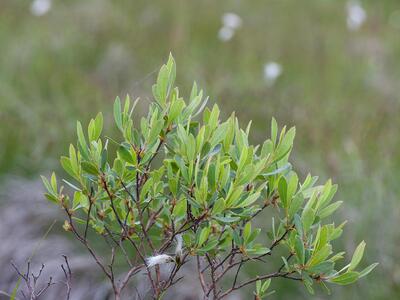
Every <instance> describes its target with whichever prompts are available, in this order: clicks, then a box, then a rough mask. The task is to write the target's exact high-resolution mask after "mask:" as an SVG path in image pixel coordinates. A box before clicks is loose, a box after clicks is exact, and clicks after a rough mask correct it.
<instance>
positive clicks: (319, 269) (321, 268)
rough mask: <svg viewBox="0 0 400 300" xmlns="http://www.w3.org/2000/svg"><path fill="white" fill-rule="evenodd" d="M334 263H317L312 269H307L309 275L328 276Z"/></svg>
mask: <svg viewBox="0 0 400 300" xmlns="http://www.w3.org/2000/svg"><path fill="white" fill-rule="evenodd" d="M334 265H335V264H334V262H333V261H329V260H328V261H324V262H322V263H319V264H318V265H315V266H313V267H312V268H310V269H308V271H309V272H310V273H314V274H325V275H326V274H329V273H330V272H332V271H333V267H334Z"/></svg>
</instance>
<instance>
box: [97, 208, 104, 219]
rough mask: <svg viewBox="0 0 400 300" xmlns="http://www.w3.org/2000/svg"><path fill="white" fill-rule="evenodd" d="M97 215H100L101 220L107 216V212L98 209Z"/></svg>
mask: <svg viewBox="0 0 400 300" xmlns="http://www.w3.org/2000/svg"><path fill="white" fill-rule="evenodd" d="M97 216H98V217H99V219H100V220H102V221H103V220H104V218H105V217H106V213H105V211H104V210H99V211H97Z"/></svg>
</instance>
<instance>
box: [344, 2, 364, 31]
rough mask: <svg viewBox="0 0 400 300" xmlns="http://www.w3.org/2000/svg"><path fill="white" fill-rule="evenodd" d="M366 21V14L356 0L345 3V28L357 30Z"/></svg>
mask: <svg viewBox="0 0 400 300" xmlns="http://www.w3.org/2000/svg"><path fill="white" fill-rule="evenodd" d="M366 19H367V13H366V12H365V10H364V8H363V7H362V6H361V3H360V2H359V1H356V0H351V1H349V2H347V28H348V29H350V30H353V31H355V30H358V29H359V28H360V27H361V26H362V24H363V23H364V22H365V20H366Z"/></svg>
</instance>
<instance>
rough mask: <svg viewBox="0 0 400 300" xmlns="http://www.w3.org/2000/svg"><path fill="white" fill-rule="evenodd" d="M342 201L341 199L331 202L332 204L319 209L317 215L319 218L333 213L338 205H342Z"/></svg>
mask: <svg viewBox="0 0 400 300" xmlns="http://www.w3.org/2000/svg"><path fill="white" fill-rule="evenodd" d="M342 203H343V201H337V202H335V203H332V204H330V205H328V206H327V207H325V208H324V209H321V211H320V212H319V214H318V216H319V217H320V218H321V219H323V218H326V217H328V216H330V215H331V214H333V213H334V212H335V210H337V209H338V208H339V206H340V205H342Z"/></svg>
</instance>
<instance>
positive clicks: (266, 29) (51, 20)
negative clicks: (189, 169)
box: [0, 0, 400, 299]
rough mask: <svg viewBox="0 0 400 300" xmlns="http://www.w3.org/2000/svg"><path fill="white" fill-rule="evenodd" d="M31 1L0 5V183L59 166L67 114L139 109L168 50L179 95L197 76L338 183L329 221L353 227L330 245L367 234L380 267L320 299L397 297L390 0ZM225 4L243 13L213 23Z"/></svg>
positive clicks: (394, 44)
mask: <svg viewBox="0 0 400 300" xmlns="http://www.w3.org/2000/svg"><path fill="white" fill-rule="evenodd" d="M43 1H44V2H43ZM36 2H38V1H36ZM39 2H42V3H41V4H42V6H40V5H39V6H36V7H33V6H32V1H27V0H1V1H0V54H1V55H0V178H2V180H4V179H5V178H8V177H9V176H12V175H18V176H24V177H28V178H33V179H36V178H38V175H39V174H40V173H43V174H48V173H49V170H50V169H58V168H59V165H58V157H59V156H60V155H61V154H63V153H65V152H66V149H67V145H68V143H69V142H70V141H72V140H74V138H75V124H76V123H75V121H76V120H77V119H80V120H82V121H83V122H84V123H87V121H88V119H89V117H91V116H94V115H95V114H96V113H97V112H98V111H103V112H104V113H105V118H106V124H107V130H106V132H107V133H108V134H112V132H113V130H114V129H113V127H112V115H111V113H110V110H111V105H112V103H113V100H114V98H115V96H116V95H120V96H124V95H125V94H127V93H129V94H130V95H131V96H132V97H137V96H140V97H141V98H142V99H143V101H142V103H143V105H142V107H145V106H146V101H150V98H151V93H150V91H151V84H152V83H153V81H154V80H155V75H156V74H155V72H156V71H157V70H158V69H159V67H160V66H161V64H162V63H163V62H164V61H165V60H166V58H167V55H168V53H169V52H170V51H171V52H172V53H173V55H174V57H175V59H176V61H177V65H178V76H177V78H178V84H179V85H180V86H182V88H183V91H185V92H186V94H188V91H189V90H190V88H191V84H192V81H193V80H196V81H197V82H198V84H199V85H200V86H202V87H203V88H204V90H205V93H206V94H208V95H209V96H210V99H211V103H214V102H216V103H218V104H219V105H220V107H221V109H222V110H223V111H224V113H225V115H229V114H230V112H231V111H232V110H235V111H236V113H237V115H238V117H239V119H241V120H242V121H243V123H247V121H249V120H250V119H252V120H253V131H252V139H253V141H254V142H255V143H256V142H260V141H262V140H263V139H264V138H265V137H267V136H269V123H270V119H271V117H272V116H275V118H276V119H277V120H278V122H279V123H280V124H281V125H282V124H288V125H296V127H297V137H296V140H295V149H294V151H293V162H294V165H295V168H297V169H298V170H299V171H300V173H301V174H303V175H306V174H307V173H308V172H311V173H312V174H314V175H321V179H322V180H325V179H327V178H328V177H332V178H333V179H334V181H335V182H337V183H338V184H339V192H338V195H337V199H338V200H344V201H345V205H343V206H342V208H341V210H340V212H339V213H338V214H336V217H335V221H337V222H341V221H343V220H345V219H347V220H348V221H349V223H348V225H347V231H345V234H344V238H343V240H344V242H343V244H341V245H337V246H338V247H342V248H344V249H345V250H348V251H349V252H350V253H351V252H352V250H353V249H354V247H355V246H356V245H357V244H358V242H359V241H360V240H362V239H365V240H366V242H367V259H366V261H365V262H364V264H365V265H367V264H368V263H372V262H375V261H378V262H380V265H379V267H378V268H377V269H376V271H375V272H373V274H372V275H370V276H369V277H367V279H364V280H362V281H360V282H359V283H357V284H355V285H353V286H351V287H344V288H343V287H341V288H335V289H334V291H333V295H331V296H327V295H325V294H324V293H322V292H318V295H317V298H319V299H398V298H400V263H399V259H400V252H399V249H400V233H399V230H398V228H399V221H400V206H399V199H398V194H399V192H400V185H399V184H398V181H399V180H400V171H399V168H400V155H399V154H400V148H399V146H400V135H399V129H400V117H399V114H400V98H399V95H400V39H399V38H400V2H399V1H398V0H381V1H374V0H370V1H362V2H347V1H339V0H337V1H334V0H308V1H294V0H293V1H286V0H268V1H240V0H232V1H211V0H209V1H185V0H181V1H175V0H170V1H163V0H158V1H155V0H153V1H144V0H143V1H142V0H136V1H132V0H114V1H106V0H86V1H78V0H69V1H61V0H54V1H52V2H49V1H48V0H47V1H46V0H41V1H39ZM46 2H48V3H50V4H51V6H49V7H47V8H48V10H47V9H46V7H45V6H43V3H44V4H45V3H46ZM39 4H40V3H39ZM36 5H38V4H37V3H36ZM43 8H44V9H43ZM228 12H233V13H235V14H236V15H237V16H239V18H240V21H239V22H238V20H236V19H237V18H236V19H235V20H233V21H234V22H233V23H234V24H231V27H232V26H233V27H235V26H236V28H231V27H229V26H227V25H229V24H225V29H224V30H222V32H221V31H220V30H221V27H222V26H224V24H223V21H222V20H221V18H222V17H223V15H224V14H225V13H228ZM349 18H350V19H349ZM228 21H229V20H228ZM235 22H236V23H235ZM226 27H229V28H228V29H226ZM272 62H275V65H274V64H273V65H271V63H272ZM268 64H269V65H268ZM266 66H267V73H268V72H269V73H271V72H272V73H274V71H275V74H272V77H273V75H276V78H275V79H273V78H271V77H269V78H266V76H267V77H268V74H265V67H266ZM268 66H269V68H268ZM271 66H272V67H271ZM271 68H272V71H271ZM270 76H271V74H270ZM274 288H275V289H276V290H277V294H276V295H274V296H273V297H272V298H273V299H287V298H288V297H290V298H291V299H309V298H310V296H308V295H307V293H306V292H305V291H304V288H302V287H300V286H299V285H297V284H292V283H286V282H285V283H282V282H280V283H276V284H275V286H274Z"/></svg>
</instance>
